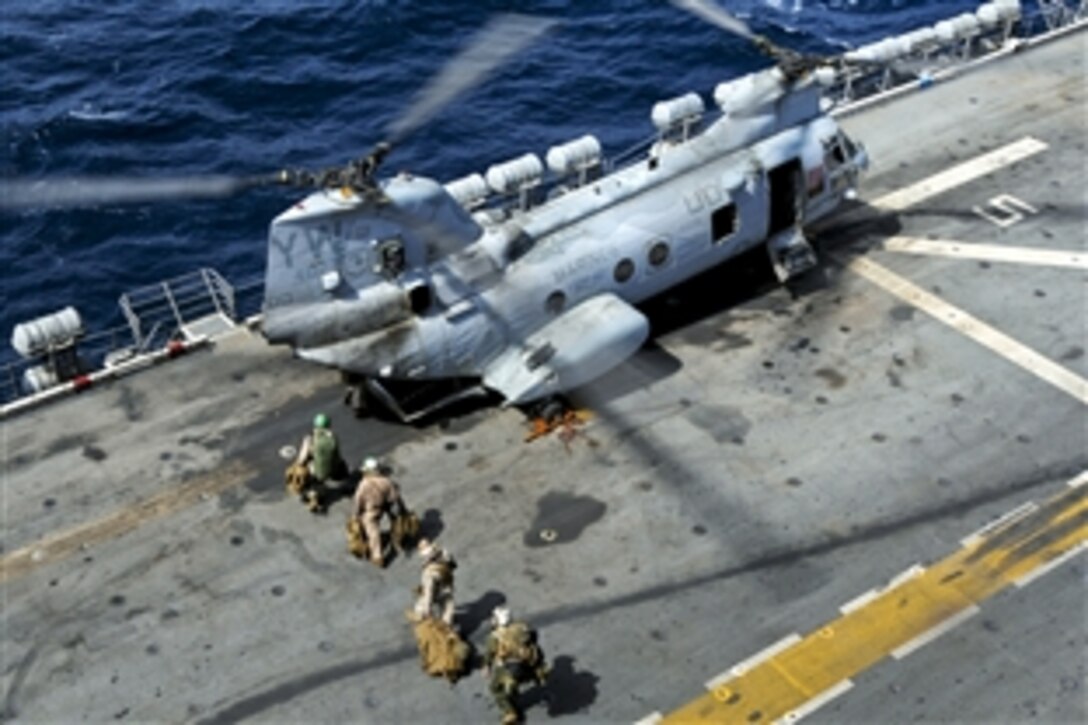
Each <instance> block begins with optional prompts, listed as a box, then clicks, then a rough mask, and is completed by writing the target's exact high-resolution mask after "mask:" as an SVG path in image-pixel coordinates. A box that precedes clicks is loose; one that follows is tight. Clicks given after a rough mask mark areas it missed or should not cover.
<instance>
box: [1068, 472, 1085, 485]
mask: <svg viewBox="0 0 1088 725" xmlns="http://www.w3.org/2000/svg"><path fill="white" fill-rule="evenodd" d="M1086 483H1088V471H1085V472H1083V473H1082V474H1080V475H1079V476H1077V477H1076V478H1074V479H1073V480H1072V481H1070V482H1069V488H1080V487H1081V486H1083V485H1084V484H1086Z"/></svg>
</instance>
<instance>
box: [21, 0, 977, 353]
mask: <svg viewBox="0 0 1088 725" xmlns="http://www.w3.org/2000/svg"><path fill="white" fill-rule="evenodd" d="M721 4H722V5H723V6H724V7H726V8H727V9H729V10H730V11H732V12H734V13H735V14H736V15H738V16H739V17H741V18H742V19H744V20H745V21H747V22H748V23H749V24H750V25H751V26H752V27H753V29H754V30H755V31H756V32H758V33H763V34H766V35H768V36H770V37H771V38H772V39H773V40H775V41H776V42H778V43H780V44H784V45H789V46H792V47H795V48H798V49H801V50H806V51H812V52H840V51H842V50H843V49H845V48H847V47H856V46H858V45H862V44H865V43H868V42H872V41H875V40H879V39H880V38H882V37H884V36H887V35H890V34H895V33H899V32H902V31H905V30H908V29H912V28H915V27H918V26H922V25H926V24H931V23H933V22H936V21H937V20H940V19H943V18H946V17H950V16H952V15H955V14H957V13H960V12H965V11H973V10H974V9H975V8H977V6H978V4H979V2H978V1H977V0H721ZM503 11H517V12H522V13H532V14H540V15H545V16H549V17H552V18H555V19H557V20H559V21H560V23H559V25H558V26H557V27H555V28H554V29H553V30H552V31H551V32H550V33H549V34H548V35H546V36H545V37H544V38H543V39H542V40H540V41H538V42H537V43H535V44H534V45H533V46H532V47H530V48H529V49H528V50H526V51H525V52H523V53H521V54H520V55H518V56H517V57H515V58H514V59H513V60H512V61H510V62H509V63H508V64H507V65H506V66H504V67H503V68H502V69H501V70H500V71H498V72H497V73H496V74H495V75H493V76H492V77H491V78H490V79H489V80H488V81H487V82H486V83H485V84H483V85H481V86H479V87H477V88H475V89H474V90H472V91H471V92H469V93H468V94H467V95H465V96H463V97H462V98H460V99H459V100H458V101H457V102H455V103H454V104H453V105H451V106H449V107H447V108H446V109H445V110H444V112H443V113H441V115H439V116H438V117H437V118H435V119H434V120H433V121H432V122H431V123H430V124H428V125H427V126H426V127H425V128H423V129H422V130H421V131H420V132H418V133H416V134H415V135H414V136H412V137H411V138H410V139H408V141H407V142H406V143H405V144H403V145H402V146H400V147H398V148H396V149H395V150H394V151H393V153H392V155H391V156H390V157H389V158H388V159H387V161H386V164H385V166H384V167H383V170H384V171H385V172H389V173H392V172H395V171H398V170H402V169H404V170H410V171H412V172H414V173H417V174H424V175H429V176H432V177H434V178H436V179H438V180H440V181H447V180H450V179H453V178H456V177H458V176H461V175H463V174H466V173H470V172H473V171H480V172H482V171H484V170H485V169H486V168H487V166H489V165H490V164H492V163H495V162H499V161H504V160H506V159H509V158H512V157H514V156H517V155H520V154H522V153H525V152H526V151H534V152H536V153H538V154H540V155H541V156H543V154H544V152H545V151H546V150H547V149H548V147H549V146H551V145H553V144H555V143H561V142H564V141H567V140H570V139H573V138H575V137H578V136H580V135H582V134H584V133H593V134H595V135H596V136H597V137H598V138H599V139H600V140H601V142H602V144H603V146H604V148H605V152H606V154H609V155H614V154H617V153H619V152H621V151H623V150H626V149H628V148H629V147H631V146H632V145H634V144H636V143H638V142H640V141H642V140H644V139H646V138H648V137H649V136H650V135H651V133H652V131H653V128H652V126H651V123H650V115H649V114H650V108H651V106H652V105H653V103H654V102H656V101H658V100H661V99H664V98H669V97H672V96H675V95H678V94H681V93H685V92H687V91H690V90H697V91H700V92H702V93H703V94H704V96H705V97H709V93H710V92H711V91H712V89H713V87H714V86H715V85H716V84H717V83H718V82H720V81H722V80H725V79H728V78H731V77H735V76H737V75H739V74H743V73H745V72H747V71H750V70H753V69H756V68H759V67H761V66H763V65H765V64H766V63H767V61H766V60H765V59H763V58H762V57H760V56H759V55H758V54H757V53H756V52H755V51H753V49H752V48H751V47H750V46H749V45H747V44H746V43H745V42H744V41H742V40H740V39H738V38H735V37H733V36H729V35H726V34H723V33H722V32H721V31H719V30H717V29H715V28H713V27H710V26H708V25H704V24H702V23H701V22H700V21H698V20H696V19H694V18H693V17H691V16H689V15H687V14H685V13H682V12H680V11H678V10H676V9H675V8H673V7H672V6H671V5H669V4H668V3H666V2H664V0H537V1H536V2H517V1H514V0H471V1H468V0H441V1H438V0H369V1H367V0H357V1H356V2H331V1H330V2H313V1H311V0H267V1H266V0H250V1H249V2H246V3H237V2H224V1H223V0H174V1H171V0H166V2H163V1H162V0H156V1H151V0H112V1H111V2H101V0H95V1H84V0H37V1H36V2H32V3H16V2H6V3H3V4H2V5H0V90H2V92H0V128H2V144H0V174H3V175H4V176H7V177H16V178H48V177H51V176H65V175H86V174H103V175H124V176H133V175H140V176H178V175H201V174H213V173H223V174H252V173H259V172H267V171H274V170H276V169H279V168H281V167H285V166H289V167H310V168H324V167H328V166H333V165H339V164H342V163H344V162H345V161H347V160H349V159H352V158H355V157H358V156H359V155H361V154H364V153H365V152H366V151H367V150H369V149H370V148H371V147H372V146H373V144H374V143H375V142H376V141H378V140H379V139H380V138H381V135H382V130H383V129H384V128H385V127H386V125H387V124H388V123H390V122H391V121H392V120H393V119H395V118H396V117H397V116H398V114H399V113H400V112H401V111H403V110H404V109H405V108H406V107H407V106H408V105H409V104H410V102H411V100H412V98H413V94H414V93H415V91H416V90H417V89H419V88H420V87H421V86H422V84H423V83H424V82H425V81H426V79H427V78H428V77H429V76H430V75H431V74H432V73H434V72H436V71H437V70H438V69H439V68H440V67H441V66H442V63H443V61H444V60H445V59H447V58H449V57H451V56H452V55H454V54H455V53H456V51H457V50H458V49H459V48H460V47H461V46H462V45H463V44H464V43H465V42H466V41H467V40H468V39H469V38H470V37H471V36H472V34H473V32H474V31H475V30H477V29H478V28H479V27H480V26H481V25H483V24H484V23H485V22H486V20H487V18H488V17H489V16H491V15H492V14H494V13H498V12H503ZM298 196H299V192H293V191H287V190H283V189H264V190H260V191H254V192H250V193H248V194H246V195H243V196H240V197H237V198H234V199H231V200H227V201H201V202H184V203H158V204H154V205H150V204H143V205H136V206H125V207H115V208H91V209H78V210H65V211H55V210H54V211H46V210H29V211H20V212H18V213H2V216H0V279H2V286H0V334H3V336H4V338H3V341H2V342H0V348H2V350H3V351H2V352H0V359H7V358H8V357H9V348H8V342H7V341H8V340H9V339H10V334H11V330H12V327H13V325H15V324H16V323H18V322H20V321H23V320H26V319H29V318H33V317H36V316H38V315H42V314H45V313H49V312H52V311H54V310H56V309H59V308H61V307H63V306H65V305H67V304H74V305H75V306H76V307H77V308H78V309H79V310H80V312H81V313H82V314H83V317H84V319H85V321H86V323H87V326H88V328H89V329H90V330H91V331H94V330H100V329H104V328H107V327H111V326H117V325H121V324H123V319H122V317H121V314H120V311H119V308H118V305H117V300H118V297H119V295H121V294H122V293H124V292H126V291H128V290H131V289H133V288H137V287H141V286H144V285H148V284H152V283H155V282H157V281H160V280H163V279H166V278H170V277H174V276H176V275H179V274H183V273H186V272H189V271H192V270H195V269H197V268H200V267H203V266H210V267H213V268H215V269H217V270H219V271H220V272H221V273H222V274H223V275H224V276H226V277H227V278H228V279H229V280H231V281H233V282H236V283H243V282H249V281H254V280H257V279H259V278H260V277H261V274H262V267H263V264H264V257H265V241H264V237H265V233H266V229H267V225H268V222H269V220H270V219H271V218H272V217H273V216H275V215H276V214H277V213H278V212H279V211H280V210H282V209H283V208H285V207H287V206H289V205H290V204H291V203H293V201H294V200H295V199H296V198H297V197H298Z"/></svg>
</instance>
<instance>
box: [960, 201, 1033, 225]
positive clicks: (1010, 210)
mask: <svg viewBox="0 0 1088 725" xmlns="http://www.w3.org/2000/svg"><path fill="white" fill-rule="evenodd" d="M991 210H994V211H991ZM971 211H973V212H975V213H976V214H978V215H979V216H980V217H982V218H983V219H985V220H986V221H988V222H990V223H992V224H996V225H997V226H999V227H1001V228H1002V229H1007V228H1008V227H1011V226H1012V225H1013V224H1016V223H1017V222H1020V221H1022V220H1023V219H1024V215H1025V214H1038V213H1039V210H1038V209H1036V208H1035V207H1033V206H1032V205H1031V204H1029V203H1027V202H1026V201H1024V200H1023V199H1019V198H1017V197H1015V196H1013V195H1012V194H998V195H997V196H995V197H993V198H992V199H990V200H989V201H987V202H986V206H985V207H980V206H973V207H971Z"/></svg>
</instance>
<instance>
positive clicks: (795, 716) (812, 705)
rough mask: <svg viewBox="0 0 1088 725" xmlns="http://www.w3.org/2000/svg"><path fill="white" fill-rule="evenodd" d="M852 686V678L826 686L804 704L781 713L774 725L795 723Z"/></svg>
mask: <svg viewBox="0 0 1088 725" xmlns="http://www.w3.org/2000/svg"><path fill="white" fill-rule="evenodd" d="M853 686H854V682H853V681H852V680H843V681H842V682H840V683H839V684H837V685H835V686H834V687H829V688H827V689H826V690H824V691H823V692H821V693H820V694H819V695H817V696H816V697H814V698H812V699H811V700H809V701H808V702H806V703H805V704H804V705H802V706H801V707H799V708H797V709H796V710H790V711H789V712H787V713H786V714H785V715H783V716H782V717H780V718H779V719H777V720H775V723H776V725H777V724H779V723H781V724H783V725H785V724H786V723H795V722H797V721H798V720H800V719H801V718H803V717H807V716H809V715H811V714H812V713H814V712H816V711H817V710H819V709H820V708H821V707H823V706H824V705H826V704H827V703H829V702H831V701H832V700H834V699H835V698H836V697H838V696H839V695H841V694H843V693H844V692H846V691H847V690H849V689H850V688H851V687H853Z"/></svg>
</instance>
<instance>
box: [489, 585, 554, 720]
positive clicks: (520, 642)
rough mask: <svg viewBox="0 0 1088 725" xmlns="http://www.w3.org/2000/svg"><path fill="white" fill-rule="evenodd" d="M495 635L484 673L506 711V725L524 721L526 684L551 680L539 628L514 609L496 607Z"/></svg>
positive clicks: (490, 636)
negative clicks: (516, 615)
mask: <svg viewBox="0 0 1088 725" xmlns="http://www.w3.org/2000/svg"><path fill="white" fill-rule="evenodd" d="M491 626H492V627H493V629H492V631H491V634H490V635H488V638H487V652H486V653H485V655H484V676H486V677H490V679H491V683H490V686H489V689H490V690H491V696H492V697H494V698H495V704H497V705H498V706H499V709H500V710H502V722H503V725H511V724H512V723H517V722H521V718H522V712H521V708H520V707H519V705H518V702H517V700H518V695H519V694H520V693H519V689H520V688H521V686H522V685H527V684H531V683H535V684H536V685H538V686H543V685H544V683H545V682H546V681H547V679H548V666H547V662H546V660H545V658H544V652H543V650H541V648H540V645H539V644H538V643H537V636H536V631H535V630H533V629H532V628H531V627H530V626H529V625H528V624H526V623H525V622H521V621H514V620H513V619H512V617H511V615H510V610H509V609H507V608H506V607H496V608H495V610H494V611H493V612H492V614H491Z"/></svg>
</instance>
